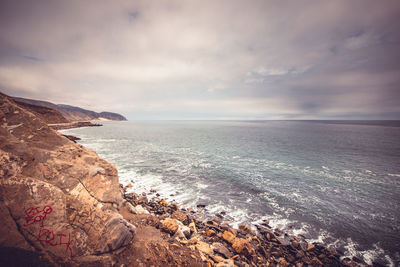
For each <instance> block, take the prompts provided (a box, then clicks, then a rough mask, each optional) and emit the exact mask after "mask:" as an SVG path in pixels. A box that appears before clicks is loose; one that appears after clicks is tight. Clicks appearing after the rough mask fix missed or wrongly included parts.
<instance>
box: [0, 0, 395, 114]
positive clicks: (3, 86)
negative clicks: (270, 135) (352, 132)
mask: <svg viewBox="0 0 400 267" xmlns="http://www.w3.org/2000/svg"><path fill="white" fill-rule="evenodd" d="M399 15H400V4H399V2H398V1H369V0H366V1H358V0H355V1H340V0H339V1H329V2H328V1H314V0H307V1H302V0H300V1H251V2H249V1H236V0H234V1H144V0H143V1H90V0H89V1H50V0H49V1H42V0H38V1H28V0H27V1H19V0H13V1H11V0H10V1H1V3H0V91H3V92H4V93H7V94H10V95H15V96H22V97H30V98H35V99H43V100H49V101H52V102H55V103H66V104H71V105H78V106H81V107H84V108H89V109H94V110H96V111H102V110H110V111H115V112H121V113H123V114H125V115H126V116H127V117H128V118H129V119H400V105H399V104H398V102H399V101H398V100H399V99H400V88H399V87H400V30H399V29H400V21H399V20H398V17H399Z"/></svg>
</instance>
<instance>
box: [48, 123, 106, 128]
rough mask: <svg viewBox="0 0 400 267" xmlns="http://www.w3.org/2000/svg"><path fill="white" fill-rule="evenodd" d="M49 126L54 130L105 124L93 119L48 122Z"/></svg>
mask: <svg viewBox="0 0 400 267" xmlns="http://www.w3.org/2000/svg"><path fill="white" fill-rule="evenodd" d="M48 126H49V127H50V128H51V129H53V130H66V129H72V128H80V127H99V126H103V125H102V124H100V123H93V122H91V121H74V122H66V123H53V124H48Z"/></svg>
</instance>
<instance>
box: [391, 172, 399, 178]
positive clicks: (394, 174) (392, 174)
mask: <svg viewBox="0 0 400 267" xmlns="http://www.w3.org/2000/svg"><path fill="white" fill-rule="evenodd" d="M388 175H389V176H393V177H400V174H397V173H388Z"/></svg>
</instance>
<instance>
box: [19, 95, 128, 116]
mask: <svg viewBox="0 0 400 267" xmlns="http://www.w3.org/2000/svg"><path fill="white" fill-rule="evenodd" d="M14 99H15V100H16V101H18V102H19V103H26V104H30V105H35V106H39V107H46V108H51V109H54V110H57V111H59V112H60V113H61V115H62V116H64V117H65V118H66V119H67V120H69V121H88V120H96V119H100V118H105V119H108V120H115V121H126V118H125V117H124V116H122V115H120V114H117V113H112V112H100V113H98V112H94V111H91V110H87V109H83V108H79V107H74V106H70V105H63V104H59V105H56V104H53V103H51V102H47V101H39V100H33V99H26V98H20V97H14Z"/></svg>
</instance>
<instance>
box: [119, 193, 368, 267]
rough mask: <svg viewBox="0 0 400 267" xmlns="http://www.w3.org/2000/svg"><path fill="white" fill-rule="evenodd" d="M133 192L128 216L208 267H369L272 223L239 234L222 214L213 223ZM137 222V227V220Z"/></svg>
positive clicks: (125, 205)
mask: <svg viewBox="0 0 400 267" xmlns="http://www.w3.org/2000/svg"><path fill="white" fill-rule="evenodd" d="M120 186H121V188H123V187H122V185H120ZM130 187H131V185H128V186H127V187H125V188H123V190H124V201H123V208H124V209H125V211H124V212H125V214H126V213H131V214H136V215H137V216H141V218H143V220H145V221H146V222H148V223H150V224H152V225H153V226H154V227H156V228H157V229H160V230H161V231H163V232H164V233H166V234H167V235H166V238H167V239H168V242H170V243H171V244H175V245H176V246H182V245H183V246H187V247H189V248H190V249H191V250H198V251H199V252H200V257H201V260H202V261H203V262H204V263H205V264H206V266H218V267H222V266H358V265H367V264H366V263H365V262H362V260H360V259H358V258H353V259H350V258H343V259H341V257H340V255H338V254H337V253H336V252H334V251H332V250H330V249H328V248H326V247H324V246H323V245H322V244H318V243H309V242H307V240H306V239H305V238H304V237H301V236H289V235H288V234H286V233H284V232H282V231H281V230H280V229H272V228H271V226H269V225H268V221H264V222H263V223H262V224H261V225H257V226H256V227H257V231H252V230H251V228H250V226H248V225H239V229H234V228H232V227H230V226H229V225H228V224H227V223H226V222H223V216H222V215H220V214H217V215H216V216H215V219H213V220H207V221H202V220H200V219H198V218H199V216H198V215H199V214H197V212H196V211H194V210H192V209H185V208H179V206H178V205H177V204H176V203H174V202H172V203H167V201H166V200H165V199H161V198H160V195H159V194H157V192H156V191H155V190H151V192H150V193H149V194H146V193H142V194H137V193H134V192H131V193H127V191H129V190H128V189H129V188H130ZM149 198H150V199H149ZM127 219H128V221H129V218H127ZM132 223H133V224H134V225H135V222H134V221H132Z"/></svg>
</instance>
